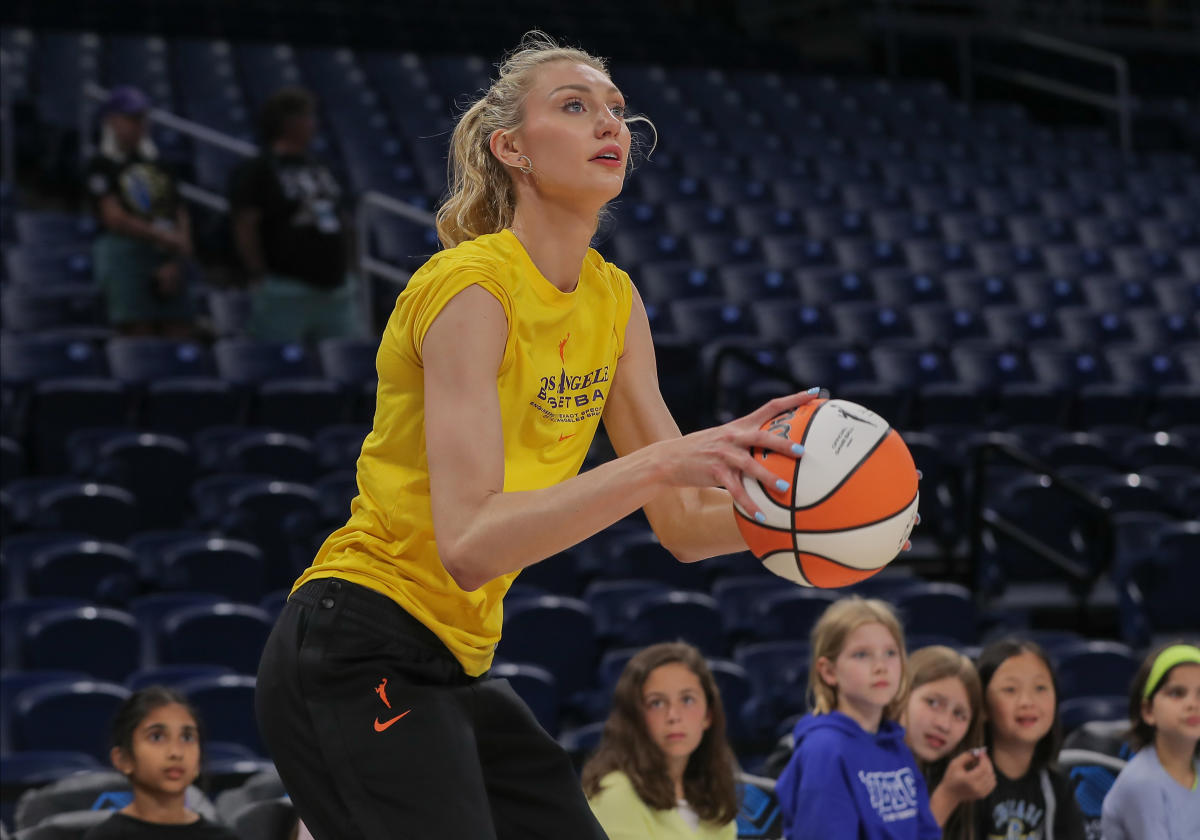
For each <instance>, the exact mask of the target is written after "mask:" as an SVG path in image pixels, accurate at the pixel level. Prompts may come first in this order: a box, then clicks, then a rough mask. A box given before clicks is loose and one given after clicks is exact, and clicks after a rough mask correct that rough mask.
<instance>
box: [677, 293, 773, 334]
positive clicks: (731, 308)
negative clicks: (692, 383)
mask: <svg viewBox="0 0 1200 840" xmlns="http://www.w3.org/2000/svg"><path fill="white" fill-rule="evenodd" d="M670 310H671V321H672V323H674V325H675V334H676V335H678V336H679V337H680V338H682V339H683V340H685V341H690V342H694V343H700V342H706V341H711V340H713V339H720V338H728V337H735V336H747V337H748V336H752V335H754V321H753V318H752V316H751V312H750V309H749V308H748V307H743V306H739V305H738V304H736V303H728V302H726V301H725V300H724V299H723V298H719V297H715V298H694V299H692V300H676V301H673V302H672V303H671V304H670Z"/></svg>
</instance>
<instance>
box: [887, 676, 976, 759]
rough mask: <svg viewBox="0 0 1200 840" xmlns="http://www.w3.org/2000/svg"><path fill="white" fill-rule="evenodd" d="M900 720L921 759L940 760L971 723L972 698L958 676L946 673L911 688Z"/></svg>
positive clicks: (908, 739)
mask: <svg viewBox="0 0 1200 840" xmlns="http://www.w3.org/2000/svg"><path fill="white" fill-rule="evenodd" d="M901 723H903V724H904V728H905V735H904V740H905V741H907V742H908V746H909V749H911V750H912V751H913V753H915V754H916V756H917V758H919V759H921V760H922V761H937V760H938V759H941V758H944V757H945V756H946V755H948V754H949V753H950V751H951V750H953V749H954V748H955V747H956V746H958V743H959V742H960V741H961V740H962V739H963V736H964V735H966V734H967V727H969V726H970V725H971V702H970V700H969V699H967V689H966V687H965V686H964V685H963V684H962V680H960V679H959V678H958V677H943V678H942V679H940V680H935V681H934V682H927V683H924V684H923V685H920V686H918V687H917V688H914V689H913V690H912V693H911V694H910V695H909V696H908V705H907V706H905V709H904V714H903V717H902V718H901Z"/></svg>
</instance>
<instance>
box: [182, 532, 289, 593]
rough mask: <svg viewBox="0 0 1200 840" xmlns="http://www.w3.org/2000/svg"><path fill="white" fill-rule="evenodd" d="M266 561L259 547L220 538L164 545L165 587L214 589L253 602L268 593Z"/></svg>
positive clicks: (214, 591) (194, 590)
mask: <svg viewBox="0 0 1200 840" xmlns="http://www.w3.org/2000/svg"><path fill="white" fill-rule="evenodd" d="M265 566H266V561H265V560H264V559H263V554H262V552H261V551H259V550H258V547H257V546H254V545H252V544H250V543H247V542H243V541H241V540H228V539H222V538H219V537H208V538H201V539H193V540H185V541H181V542H177V543H174V544H172V545H171V546H169V547H166V548H164V550H163V554H162V563H161V581H162V586H163V588H164V589H165V590H183V591H193V592H213V593H216V594H218V595H221V596H224V597H226V598H228V599H230V600H231V601H241V602H246V603H253V602H255V601H257V600H258V599H259V598H261V597H262V596H263V594H264V593H265V592H266V584H265V576H266V567H265Z"/></svg>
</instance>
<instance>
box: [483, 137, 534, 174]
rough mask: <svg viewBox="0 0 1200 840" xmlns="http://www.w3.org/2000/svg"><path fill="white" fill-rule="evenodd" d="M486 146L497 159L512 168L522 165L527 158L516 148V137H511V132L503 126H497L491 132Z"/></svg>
mask: <svg viewBox="0 0 1200 840" xmlns="http://www.w3.org/2000/svg"><path fill="white" fill-rule="evenodd" d="M488 148H490V149H491V150H492V154H493V155H495V157H496V159H497V160H498V161H500V162H501V163H502V164H504V165H505V166H510V167H512V168H514V169H519V168H521V167H522V166H524V165H525V161H526V160H527V158H525V157H524V156H523V155H522V154H521V151H520V150H519V149H518V148H517V142H516V138H515V137H513V135H512V132H511V131H507V130H505V129H503V128H497V129H496V130H495V131H493V132H492V136H491V137H489V138H488Z"/></svg>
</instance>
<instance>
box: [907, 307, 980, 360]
mask: <svg viewBox="0 0 1200 840" xmlns="http://www.w3.org/2000/svg"><path fill="white" fill-rule="evenodd" d="M908 314H909V317H910V318H911V319H912V324H913V332H914V333H915V334H916V337H917V339H918V340H919V341H921V342H923V343H924V344H926V345H930V346H938V347H942V348H944V349H949V348H950V347H952V346H954V345H956V344H959V343H961V342H964V341H976V340H986V339H988V338H989V337H990V333H989V331H988V327H987V324H986V323H985V321H984V319H983V318H982V317H981V315H980V313H979V312H978V311H977V310H975V309H974V308H966V307H961V306H951V305H950V304H948V303H940V302H936V301H934V302H930V303H914V304H912V305H910V306H909V308H908Z"/></svg>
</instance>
